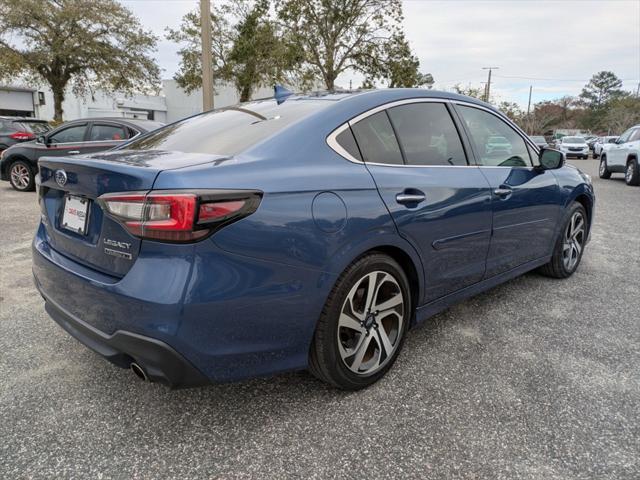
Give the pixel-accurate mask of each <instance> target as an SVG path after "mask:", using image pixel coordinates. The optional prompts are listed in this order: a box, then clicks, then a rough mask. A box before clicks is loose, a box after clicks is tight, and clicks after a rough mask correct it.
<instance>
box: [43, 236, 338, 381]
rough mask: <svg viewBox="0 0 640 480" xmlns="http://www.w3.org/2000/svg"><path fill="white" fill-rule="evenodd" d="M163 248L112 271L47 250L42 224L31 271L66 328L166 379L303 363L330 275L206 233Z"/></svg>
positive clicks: (156, 246) (234, 375)
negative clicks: (236, 248)
mask: <svg viewBox="0 0 640 480" xmlns="http://www.w3.org/2000/svg"><path fill="white" fill-rule="evenodd" d="M166 250H167V246H166V245H163V244H161V243H157V242H149V243H147V244H144V245H143V247H142V249H141V252H140V254H139V256H138V258H137V260H136V261H135V263H134V265H133V266H132V268H131V269H130V270H129V272H128V273H127V274H126V275H125V276H124V277H122V278H116V277H111V276H108V275H105V274H102V273H100V272H97V271H95V270H91V269H89V268H87V267H86V266H83V265H81V264H79V263H76V262H75V261H73V260H71V259H69V258H67V257H65V256H63V255H61V254H60V253H58V252H57V251H55V250H53V249H52V248H51V246H50V244H49V243H48V242H47V235H46V232H45V229H44V227H43V226H42V225H41V226H40V228H39V229H38V232H37V233H36V236H35V239H34V242H33V249H32V252H33V262H32V267H33V274H34V278H35V281H36V284H37V285H38V289H39V290H40V292H41V294H42V296H43V297H44V298H45V300H46V302H47V311H48V312H49V314H50V315H51V316H52V317H53V318H54V320H55V321H56V322H58V323H59V324H60V325H62V326H63V328H65V330H67V331H68V332H69V333H70V334H71V335H73V336H74V337H76V338H78V339H79V340H80V341H81V342H82V343H84V344H85V345H87V346H88V347H89V348H91V349H93V350H95V351H97V352H98V353H100V354H102V355H103V356H105V357H107V358H108V359H109V360H111V361H113V362H114V363H116V364H119V365H120V366H129V364H130V363H131V358H133V359H135V360H136V361H137V362H136V363H139V364H140V365H142V366H145V367H146V365H147V364H148V365H149V366H148V367H146V368H148V369H149V371H148V374H149V376H151V377H152V378H154V379H155V378H156V377H155V376H157V379H158V380H159V381H164V382H165V383H168V384H170V385H172V386H186V385H193V384H200V383H201V382H200V380H199V379H198V378H197V377H198V375H196V374H194V373H193V369H191V368H189V366H193V367H194V368H195V370H196V371H197V372H200V373H201V374H202V375H204V376H205V377H206V379H207V380H208V381H209V382H211V383H214V382H215V383H219V382H230V381H237V380H241V379H244V378H249V377H255V376H263V375H270V374H273V373H278V372H283V371H290V370H299V369H304V368H306V367H307V362H308V353H309V346H310V343H311V339H312V337H313V332H314V329H315V324H316V321H317V318H318V317H319V315H320V312H321V310H322V306H323V304H324V301H325V300H326V296H327V295H328V292H329V290H330V288H331V287H332V285H333V283H334V282H335V275H328V274H326V273H324V272H320V271H315V270H309V269H304V268H299V267H292V266H288V265H284V264H279V263H272V262H268V261H263V260H260V259H256V258H250V257H244V256H238V255H234V254H229V253H227V252H224V251H221V250H220V249H219V248H217V247H216V246H215V245H214V243H213V242H212V241H210V240H204V241H202V242H199V243H197V244H191V245H189V244H187V245H184V246H180V245H173V246H172V248H171V251H172V255H171V256H167V255H165V252H166ZM165 347H168V348H165ZM151 366H153V367H154V368H155V370H154V371H151V370H152V368H151ZM156 370H157V372H156ZM180 375H186V376H187V378H186V380H181V379H180ZM194 379H195V380H194Z"/></svg>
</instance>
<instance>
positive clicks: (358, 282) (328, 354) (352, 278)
mask: <svg viewBox="0 0 640 480" xmlns="http://www.w3.org/2000/svg"><path fill="white" fill-rule="evenodd" d="M397 302H400V303H397ZM367 303H369V305H366V304H367ZM385 304H386V307H387V308H386V309H385V310H382V311H379V312H377V313H376V310H377V309H376V307H380V306H383V305H385ZM369 309H371V313H369ZM384 312H386V314H385V313H384ZM411 314H412V305H411V292H410V287H409V282H408V280H407V276H406V274H405V273H404V271H403V269H402V267H401V266H400V265H399V264H398V263H397V262H396V261H395V260H393V259H392V258H391V257H389V256H387V255H384V254H381V253H371V254H368V255H366V256H364V257H362V258H360V259H359V260H357V261H355V262H354V263H352V264H351V265H350V266H349V267H348V268H347V269H346V270H345V271H344V272H343V273H342V275H340V277H339V278H338V280H337V282H336V284H335V285H334V287H333V290H332V291H331V293H330V294H329V297H328V299H327V301H326V303H325V306H324V308H323V310H322V314H321V315H320V319H319V321H318V324H317V327H316V331H315V333H314V336H313V341H312V343H311V349H310V354H309V370H310V371H311V373H312V374H313V375H315V376H316V377H317V378H319V379H320V380H323V381H325V382H327V383H329V384H331V385H333V386H335V387H338V388H340V389H343V390H359V389H361V388H365V387H367V386H369V385H371V384H373V383H375V382H376V381H378V380H379V379H380V378H381V377H382V376H383V375H384V374H385V373H386V372H387V371H388V370H389V369H390V368H391V366H392V365H393V363H394V362H395V360H396V358H397V357H398V354H399V353H400V350H401V348H402V345H403V342H404V337H405V334H406V331H407V329H408V327H409V322H410V319H411V316H412V315H411Z"/></svg>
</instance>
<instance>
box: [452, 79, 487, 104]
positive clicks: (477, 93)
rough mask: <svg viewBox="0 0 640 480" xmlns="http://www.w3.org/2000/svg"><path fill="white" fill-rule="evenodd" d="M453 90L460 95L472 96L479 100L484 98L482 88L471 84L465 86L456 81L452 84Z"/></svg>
mask: <svg viewBox="0 0 640 480" xmlns="http://www.w3.org/2000/svg"><path fill="white" fill-rule="evenodd" d="M453 91H454V92H456V93H459V94H460V95H466V96H467V97H473V98H477V99H480V100H482V99H483V98H484V90H483V89H482V88H476V87H473V86H471V84H469V85H467V86H466V87H465V86H463V85H460V84H459V83H457V84H455V85H454V86H453Z"/></svg>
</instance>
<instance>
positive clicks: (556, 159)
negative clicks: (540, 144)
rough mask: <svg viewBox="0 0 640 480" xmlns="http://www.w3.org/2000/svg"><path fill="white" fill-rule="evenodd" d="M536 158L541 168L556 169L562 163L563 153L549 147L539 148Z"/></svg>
mask: <svg viewBox="0 0 640 480" xmlns="http://www.w3.org/2000/svg"><path fill="white" fill-rule="evenodd" d="M538 159H539V161H540V168H542V169H543V170H556V169H558V168H561V167H562V166H563V165H564V153H562V152H560V151H558V150H553V149H551V148H543V149H542V150H540V156H539V157H538Z"/></svg>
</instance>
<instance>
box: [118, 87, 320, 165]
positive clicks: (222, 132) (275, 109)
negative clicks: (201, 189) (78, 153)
mask: <svg viewBox="0 0 640 480" xmlns="http://www.w3.org/2000/svg"><path fill="white" fill-rule="evenodd" d="M330 103H331V102H330V101H326V100H293V99H292V100H290V101H288V102H285V103H283V104H282V105H277V104H276V102H275V101H273V100H268V101H260V102H252V103H246V104H243V105H240V106H238V107H229V108H226V109H221V110H216V111H213V112H208V113H204V114H202V115H198V116H195V117H191V118H187V119H185V120H182V121H180V122H177V123H174V124H171V125H167V126H166V127H164V128H160V129H158V130H156V131H154V132H153V133H151V134H150V135H146V136H145V137H143V138H140V139H139V140H134V141H133V142H131V143H129V144H127V145H125V146H123V148H126V149H129V150H167V151H179V152H188V153H212V154H218V155H235V154H237V153H239V152H242V151H244V150H247V149H248V148H249V147H252V146H253V145H255V144H256V143H258V142H260V141H262V140H264V139H266V138H267V137H270V136H271V135H273V134H275V133H277V132H279V131H280V130H282V129H284V128H285V127H287V126H288V125H291V124H292V123H294V122H296V121H297V120H300V119H302V118H304V117H306V116H308V115H310V114H312V113H314V112H317V111H319V110H321V109H323V108H325V107H326V106H328V105H329V104H330Z"/></svg>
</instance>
